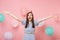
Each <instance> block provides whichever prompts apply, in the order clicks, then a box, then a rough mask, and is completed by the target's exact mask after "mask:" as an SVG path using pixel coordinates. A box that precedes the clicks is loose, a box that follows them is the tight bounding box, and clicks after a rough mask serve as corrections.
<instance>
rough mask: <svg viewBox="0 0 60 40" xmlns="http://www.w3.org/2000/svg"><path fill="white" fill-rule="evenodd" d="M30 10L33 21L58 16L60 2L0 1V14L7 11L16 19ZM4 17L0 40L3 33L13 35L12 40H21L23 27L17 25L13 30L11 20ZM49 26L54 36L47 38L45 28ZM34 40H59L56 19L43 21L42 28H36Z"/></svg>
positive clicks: (51, 0) (0, 28)
mask: <svg viewBox="0 0 60 40" xmlns="http://www.w3.org/2000/svg"><path fill="white" fill-rule="evenodd" d="M25 8H26V9H31V10H32V11H33V14H34V17H35V19H38V20H39V19H40V18H44V17H47V16H49V15H58V16H59V15H60V0H0V13H1V12H2V11H3V10H8V11H10V12H11V13H12V14H14V15H16V16H17V17H22V14H24V10H26V9H25ZM4 15H5V20H4V22H3V23H0V40H4V33H5V32H8V31H10V32H12V33H13V40H22V39H23V35H24V26H23V25H22V24H21V23H20V22H18V23H19V26H18V27H17V28H13V27H12V25H11V23H12V20H13V18H12V17H10V16H8V15H7V14H4ZM48 25H51V26H52V27H53V28H54V35H53V36H52V37H49V36H47V35H46V34H45V32H44V29H45V28H46V26H48ZM35 36H36V40H55V39H56V40H60V25H59V23H57V22H56V19H54V18H51V19H48V20H46V21H45V25H44V26H43V27H36V31H35Z"/></svg>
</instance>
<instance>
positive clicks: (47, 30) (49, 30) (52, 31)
mask: <svg viewBox="0 0 60 40" xmlns="http://www.w3.org/2000/svg"><path fill="white" fill-rule="evenodd" d="M45 33H46V34H47V35H48V36H52V35H53V34H54V29H53V28H52V26H48V27H47V28H46V29H45Z"/></svg>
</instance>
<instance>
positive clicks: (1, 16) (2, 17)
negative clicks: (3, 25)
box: [0, 14, 5, 22]
mask: <svg viewBox="0 0 60 40" xmlns="http://www.w3.org/2000/svg"><path fill="white" fill-rule="evenodd" d="M4 19H5V16H4V15H3V14H0V22H3V21H4Z"/></svg>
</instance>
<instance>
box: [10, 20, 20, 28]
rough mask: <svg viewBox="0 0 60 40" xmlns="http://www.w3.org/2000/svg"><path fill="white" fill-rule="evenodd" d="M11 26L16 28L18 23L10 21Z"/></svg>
mask: <svg viewBox="0 0 60 40" xmlns="http://www.w3.org/2000/svg"><path fill="white" fill-rule="evenodd" d="M11 25H12V27H14V28H17V27H18V25H19V23H18V21H16V20H12V22H11Z"/></svg>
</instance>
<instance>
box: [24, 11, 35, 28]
mask: <svg viewBox="0 0 60 40" xmlns="http://www.w3.org/2000/svg"><path fill="white" fill-rule="evenodd" d="M29 13H31V14H32V20H31V22H32V28H35V25H34V16H33V13H32V11H30V12H28V13H27V15H26V25H25V28H27V26H28V24H29V20H28V14H29Z"/></svg>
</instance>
